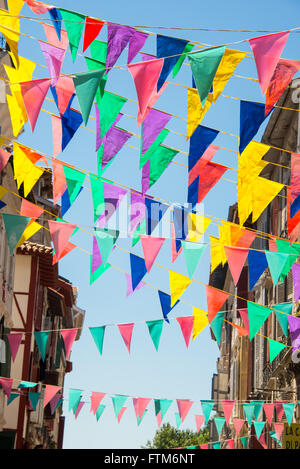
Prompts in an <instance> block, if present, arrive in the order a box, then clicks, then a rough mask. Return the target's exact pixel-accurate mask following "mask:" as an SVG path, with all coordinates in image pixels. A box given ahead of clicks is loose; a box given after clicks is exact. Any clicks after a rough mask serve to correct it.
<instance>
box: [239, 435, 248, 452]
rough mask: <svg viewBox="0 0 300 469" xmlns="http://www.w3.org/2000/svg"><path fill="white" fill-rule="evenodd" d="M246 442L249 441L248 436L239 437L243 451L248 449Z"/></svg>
mask: <svg viewBox="0 0 300 469" xmlns="http://www.w3.org/2000/svg"><path fill="white" fill-rule="evenodd" d="M248 440H249V437H248V436H242V437H241V442H242V445H243V446H244V448H245V449H247V448H248Z"/></svg>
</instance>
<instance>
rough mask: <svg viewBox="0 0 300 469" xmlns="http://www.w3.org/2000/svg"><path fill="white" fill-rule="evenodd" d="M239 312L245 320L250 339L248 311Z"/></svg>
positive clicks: (242, 309) (241, 309)
mask: <svg viewBox="0 0 300 469" xmlns="http://www.w3.org/2000/svg"><path fill="white" fill-rule="evenodd" d="M238 312H239V313H240V315H241V318H242V320H243V323H244V326H245V329H246V331H247V333H248V335H249V337H250V330H249V317H248V309H247V308H240V309H239V310H238Z"/></svg>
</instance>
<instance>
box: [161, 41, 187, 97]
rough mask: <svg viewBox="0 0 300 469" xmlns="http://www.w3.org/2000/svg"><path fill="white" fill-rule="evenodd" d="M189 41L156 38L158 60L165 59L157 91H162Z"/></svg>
mask: <svg viewBox="0 0 300 469" xmlns="http://www.w3.org/2000/svg"><path fill="white" fill-rule="evenodd" d="M187 44H188V41H186V40H184V39H179V38H174V37H168V36H162V35H161V34H157V36H156V56H157V58H158V59H161V58H163V59H164V65H163V67H162V70H161V73H160V76H159V79H158V82H157V91H159V90H160V88H161V87H162V85H163V84H164V82H165V81H166V79H167V78H168V76H169V74H170V73H171V71H172V70H173V68H174V66H175V64H176V62H177V61H178V57H179V56H180V55H181V54H182V52H183V51H184V49H185V47H186V45H187Z"/></svg>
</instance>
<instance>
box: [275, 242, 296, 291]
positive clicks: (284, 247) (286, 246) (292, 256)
mask: <svg viewBox="0 0 300 469" xmlns="http://www.w3.org/2000/svg"><path fill="white" fill-rule="evenodd" d="M276 247H277V252H282V253H285V254H289V257H288V258H287V260H286V263H285V265H284V267H283V269H282V272H281V274H280V281H281V282H283V281H284V279H285V277H286V276H287V274H288V273H289V271H290V270H291V267H292V265H293V264H294V262H296V260H297V257H298V256H299V255H300V247H299V245H298V246H297V245H296V244H290V242H289V241H285V240H283V239H276Z"/></svg>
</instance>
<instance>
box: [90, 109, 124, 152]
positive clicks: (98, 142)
mask: <svg viewBox="0 0 300 469" xmlns="http://www.w3.org/2000/svg"><path fill="white" fill-rule="evenodd" d="M95 111H96V151H98V150H99V148H100V146H101V144H102V143H103V142H104V141H105V137H106V136H107V135H109V133H110V132H111V131H112V129H113V128H114V127H115V125H117V123H118V122H119V120H120V119H121V117H122V116H123V114H122V113H121V112H120V113H119V114H118V115H117V118H116V120H115V121H114V123H113V124H112V126H111V127H110V128H109V129H108V131H107V132H106V134H105V135H104V137H103V139H102V140H101V127H100V111H99V108H98V106H97V103H95Z"/></svg>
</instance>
